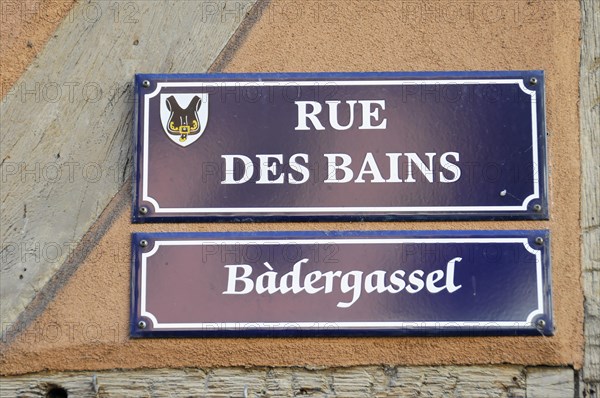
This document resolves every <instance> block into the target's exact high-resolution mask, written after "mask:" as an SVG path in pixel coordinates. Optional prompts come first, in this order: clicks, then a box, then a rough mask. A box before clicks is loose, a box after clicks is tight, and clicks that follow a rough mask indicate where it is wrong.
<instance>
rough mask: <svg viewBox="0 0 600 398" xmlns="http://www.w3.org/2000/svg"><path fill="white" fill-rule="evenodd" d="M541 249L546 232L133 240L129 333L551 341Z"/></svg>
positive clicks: (141, 236) (152, 236)
mask: <svg viewBox="0 0 600 398" xmlns="http://www.w3.org/2000/svg"><path fill="white" fill-rule="evenodd" d="M548 245H549V233H548V231H420V232H419V231H406V232H393V231H381V232H364V231H363V232H270V233H265V232H262V233H261V232H255V233H242V232H238V233H136V234H133V236H132V249H133V271H132V272H133V275H132V283H133V286H132V298H131V335H132V336H136V337H161V336H297V335H309V336H319V335H516V334H544V335H551V334H552V333H553V330H554V327H553V321H552V303H551V290H550V289H551V282H550V261H549V254H550V250H549V246H548Z"/></svg>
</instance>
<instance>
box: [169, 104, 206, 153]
mask: <svg viewBox="0 0 600 398" xmlns="http://www.w3.org/2000/svg"><path fill="white" fill-rule="evenodd" d="M160 120H161V123H162V126H163V129H164V131H165V133H167V136H168V137H169V138H170V139H171V141H173V142H174V143H176V144H177V145H180V146H182V147H186V146H188V145H191V144H193V143H194V142H195V141H196V140H197V139H198V138H200V136H201V135H202V133H204V130H205V128H206V122H207V121H208V94H206V93H199V94H187V93H185V94H184V93H171V94H161V95H160Z"/></svg>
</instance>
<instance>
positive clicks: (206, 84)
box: [142, 79, 540, 214]
mask: <svg viewBox="0 0 600 398" xmlns="http://www.w3.org/2000/svg"><path fill="white" fill-rule="evenodd" d="M416 84H423V85H431V84H463V85H467V84H517V85H518V86H519V87H520V89H521V90H522V91H523V92H524V93H525V94H528V95H530V96H531V115H532V117H531V137H532V154H533V159H532V160H533V164H532V169H533V194H531V195H529V196H528V197H527V198H525V200H524V201H523V203H522V204H521V205H520V206H399V207H225V208H222V207H191V208H180V207H161V206H160V204H159V203H158V201H157V200H156V199H155V198H153V197H152V196H150V195H149V194H148V162H149V161H148V139H149V131H148V130H149V126H148V125H149V114H148V109H149V104H150V98H153V97H155V96H156V95H158V94H159V93H160V91H161V89H162V88H163V87H230V86H236V85H237V86H239V85H252V86H261V87H270V86H315V85H316V86H327V85H340V86H375V85H382V86H385V85H388V86H398V85H416ZM536 105H537V93H536V92H535V91H533V90H529V89H527V87H525V84H524V83H523V80H522V79H503V80H498V79H482V80H460V79H458V80H373V81H345V80H340V81H276V82H270V81H260V82H247V81H236V82H234V81H232V82H180V83H176V82H175V83H174V82H169V83H157V85H156V90H154V91H153V92H152V93H149V94H146V95H145V96H144V115H143V118H144V121H143V124H144V144H143V154H144V158H143V164H142V200H143V201H147V202H150V203H152V205H153V206H154V211H155V212H156V213H204V214H214V213H218V214H223V213H235V214H239V213H246V214H253V213H274V212H275V213H290V214H291V213H308V212H314V213H327V212H339V213H356V212H362V213H374V212H381V211H385V212H397V213H404V212H447V211H484V212H493V211H510V210H522V211H525V210H527V205H528V204H529V202H531V201H532V200H534V199H537V198H539V197H540V187H539V185H540V182H539V176H538V175H537V173H536V167H537V166H538V161H539V159H538V140H537V136H538V127H537V124H538V123H537V112H536Z"/></svg>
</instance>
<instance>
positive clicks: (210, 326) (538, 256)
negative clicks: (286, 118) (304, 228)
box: [140, 238, 544, 331]
mask: <svg viewBox="0 0 600 398" xmlns="http://www.w3.org/2000/svg"><path fill="white" fill-rule="evenodd" d="M379 243H384V244H407V243H522V244H523V246H524V247H525V250H527V251H528V252H529V253H531V254H533V255H535V270H536V288H537V308H536V309H534V310H533V311H531V312H530V313H529V315H528V316H527V318H526V319H525V321H522V320H515V321H500V322H495V321H435V322H293V321H289V322H286V321H281V322H277V323H269V322H262V323H257V322H255V323H240V322H237V323H236V322H224V323H214V322H212V323H160V322H159V321H158V319H157V318H156V316H154V314H152V313H151V312H149V311H148V310H147V308H146V293H147V288H146V277H147V260H148V258H149V257H152V256H153V255H154V254H156V252H157V251H158V249H159V248H160V246H198V245H205V244H210V245H223V244H230V245H231V244H233V245H261V244H303V245H310V244H340V245H344V244H379ZM542 278H543V275H542V253H541V251H540V250H536V249H534V248H532V247H531V246H530V245H529V242H528V241H527V238H417V239H411V238H408V239H397V238H389V239H382V238H374V239H365V238H361V239H294V240H290V239H260V240H239V239H231V240H227V239H218V240H158V241H156V242H155V243H154V247H153V248H152V250H151V251H149V252H148V253H142V256H141V275H140V315H141V316H143V317H147V318H148V319H150V320H152V327H153V328H154V329H171V330H190V329H195V330H199V331H213V330H214V331H217V330H240V329H278V328H279V329H290V328H293V329H302V330H315V329H316V330H319V329H332V327H333V326H335V328H340V329H378V330H379V329H388V328H389V329H397V328H406V329H411V328H412V329H422V328H436V327H458V328H461V329H468V328H470V327H492V326H493V327H498V328H500V329H510V328H527V329H530V328H531V327H532V322H533V320H534V318H535V317H536V316H537V315H541V314H543V313H544V296H543V280H542ZM286 325H287V326H286Z"/></svg>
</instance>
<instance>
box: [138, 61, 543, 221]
mask: <svg viewBox="0 0 600 398" xmlns="http://www.w3.org/2000/svg"><path fill="white" fill-rule="evenodd" d="M136 95H137V105H136V106H137V111H136V118H135V121H136V125H137V128H136V130H137V137H136V155H137V159H136V172H135V189H136V194H135V199H134V206H133V213H134V214H133V219H134V221H136V222H151V221H207V220H230V221H236V220H237V221H239V220H295V219H302V220H363V219H372V220H394V219H395V220H401V219H432V218H437V219H509V218H513V219H515V218H518V219H547V218H548V201H547V195H546V153H545V147H546V144H545V135H546V133H545V122H544V120H545V116H544V75H543V72H541V71H522V72H444V73H443V72H439V73H437V72H436V73H327V74H325V73H318V74H231V75H227V74H225V75H223V74H214V75H213V74H207V75H137V76H136Z"/></svg>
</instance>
